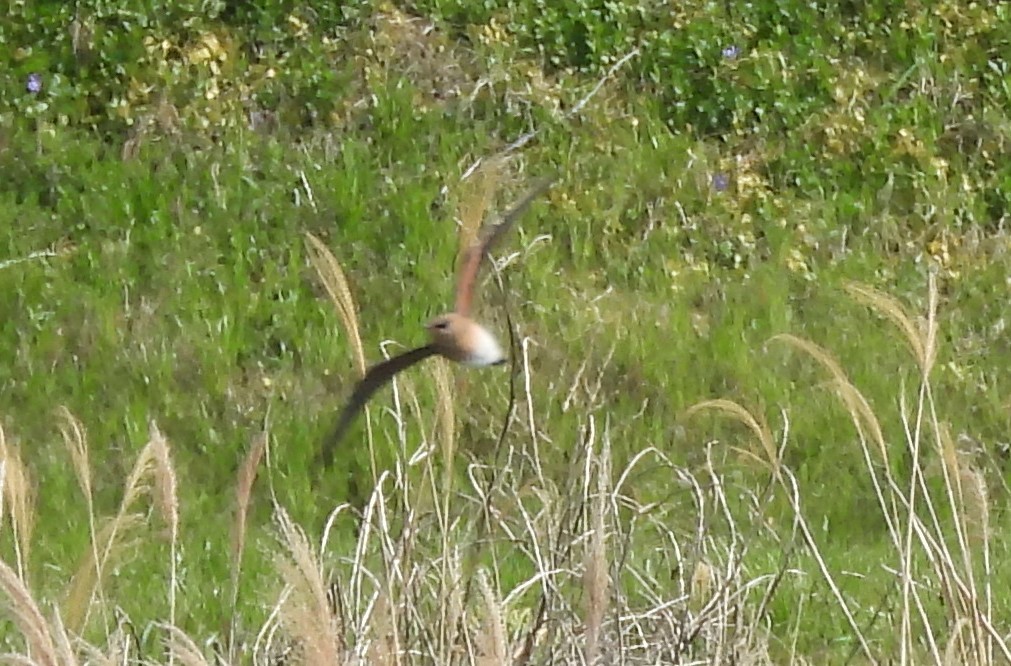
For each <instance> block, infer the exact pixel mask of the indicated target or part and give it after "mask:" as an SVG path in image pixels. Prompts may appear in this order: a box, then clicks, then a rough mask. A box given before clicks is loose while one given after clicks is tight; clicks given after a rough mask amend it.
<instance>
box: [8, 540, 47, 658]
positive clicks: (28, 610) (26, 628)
mask: <svg viewBox="0 0 1011 666" xmlns="http://www.w3.org/2000/svg"><path fill="white" fill-rule="evenodd" d="M0 590H3V592H4V595H5V596H6V597H7V608H8V611H9V612H10V615H11V619H13V620H14V625H15V626H16V627H17V628H18V631H20V632H21V635H22V636H23V637H24V639H25V645H26V647H27V656H28V657H29V662H30V663H36V664H41V665H42V666H59V665H60V663H61V662H60V655H59V652H58V651H57V649H56V643H55V642H54V640H53V635H52V633H51V632H50V629H49V625H48V624H47V623H46V620H45V618H44V617H43V616H42V612H41V611H40V610H39V607H38V605H37V604H36V603H35V599H33V598H32V594H31V592H30V591H29V590H28V586H27V585H26V584H25V583H24V581H23V580H22V577H21V576H19V575H18V574H17V573H15V572H14V570H13V569H11V568H10V567H9V566H8V565H7V563H6V562H4V561H2V560H0Z"/></svg>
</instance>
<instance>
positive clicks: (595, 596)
mask: <svg viewBox="0 0 1011 666" xmlns="http://www.w3.org/2000/svg"><path fill="white" fill-rule="evenodd" d="M610 456H611V452H610V446H609V445H608V443H607V440H606V438H605V443H604V446H603V450H602V451H601V452H600V456H599V457H597V458H596V466H597V488H596V492H594V493H592V494H591V499H590V502H589V505H590V529H591V533H590V540H589V547H588V548H587V550H586V555H585V557H584V567H585V569H584V572H583V592H584V595H585V598H586V645H585V649H584V656H585V660H586V663H587V664H594V663H596V661H597V659H598V657H599V656H600V640H601V627H602V626H603V622H604V614H605V612H606V611H607V599H608V590H609V586H610V581H609V576H608V561H607V525H606V522H605V519H606V516H607V507H608V505H609V503H608V496H609V492H610V491H609V486H610V482H611V479H610V477H611V473H610ZM592 457H593V453H592V451H591V452H590V453H589V458H591V459H592Z"/></svg>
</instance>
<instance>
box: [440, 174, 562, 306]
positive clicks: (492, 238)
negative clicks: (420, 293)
mask: <svg viewBox="0 0 1011 666" xmlns="http://www.w3.org/2000/svg"><path fill="white" fill-rule="evenodd" d="M554 182H555V177H554V176H544V177H542V178H539V179H538V180H537V181H536V182H535V183H534V184H533V185H532V186H531V187H530V189H529V190H527V192H526V194H524V195H523V196H522V197H520V199H519V201H517V202H516V203H515V204H513V207H512V208H510V209H509V210H508V211H507V212H506V214H505V215H503V216H502V219H500V220H499V221H498V222H497V223H496V224H494V225H492V226H491V227H490V228H489V229H488V230H487V231H486V232H485V233H484V234H482V236H483V237H482V238H480V239H479V240H478V241H477V242H475V243H474V244H473V245H472V246H471V247H470V249H468V250H467V253H466V255H465V256H464V258H463V262H462V263H461V265H460V274H459V276H458V277H457V281H456V308H455V311H456V313H457V314H461V315H463V316H465V317H466V316H469V315H470V306H471V304H472V303H473V302H474V285H475V284H476V283H477V271H478V268H480V267H481V260H482V259H484V257H485V256H486V255H487V254H488V252H489V251H490V250H491V248H492V247H493V246H494V245H495V243H497V242H498V240H499V239H500V238H502V235H503V234H505V232H506V231H508V230H509V227H511V226H512V225H513V223H514V222H515V221H516V218H518V217H519V216H520V215H521V214H522V213H523V211H525V210H526V209H527V207H528V206H530V202H531V201H533V200H534V199H535V198H537V197H538V196H540V195H541V194H542V193H543V192H544V191H545V190H547V189H548V188H549V187H550V186H551V184H552V183H554Z"/></svg>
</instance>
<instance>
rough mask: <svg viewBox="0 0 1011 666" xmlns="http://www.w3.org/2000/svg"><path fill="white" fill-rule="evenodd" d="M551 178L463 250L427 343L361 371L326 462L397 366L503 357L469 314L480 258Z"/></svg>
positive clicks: (488, 361)
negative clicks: (451, 292) (451, 298)
mask: <svg viewBox="0 0 1011 666" xmlns="http://www.w3.org/2000/svg"><path fill="white" fill-rule="evenodd" d="M553 182H554V178H553V177H545V178H541V179H539V180H538V181H537V182H535V183H534V185H533V186H532V187H531V188H530V189H529V190H527V192H526V194H524V195H523V197H521V198H520V199H519V201H517V202H516V203H515V204H514V205H513V207H512V208H511V209H509V211H508V212H507V213H506V214H505V215H503V216H502V219H501V220H499V222H498V223H497V224H494V225H492V226H491V227H489V228H488V229H487V231H486V233H484V234H483V237H481V238H479V239H478V240H477V241H476V242H475V243H474V244H473V245H471V247H470V248H469V249H468V250H467V252H466V253H465V254H464V257H463V261H462V262H461V264H460V270H459V274H458V276H457V282H456V304H455V307H454V310H453V312H450V313H448V314H444V315H441V316H439V317H436V318H435V319H432V320H431V321H430V322H428V323H427V324H426V325H425V328H426V329H427V330H428V336H429V343H428V344H427V345H425V346H423V347H418V348H416V349H412V350H410V351H406V352H403V353H402V354H399V355H397V356H394V357H393V358H391V359H389V360H386V361H383V362H382V363H379V364H377V365H374V366H372V367H371V368H369V370H368V372H366V373H365V376H364V377H363V378H362V379H361V381H359V382H358V384H357V385H356V386H355V388H354V391H352V393H351V397H350V398H349V399H348V402H347V404H346V405H345V406H344V409H343V410H341V413H340V416H339V417H338V418H337V423H336V425H335V426H334V429H333V430H332V431H331V434H330V437H328V438H327V440H326V441H325V442H324V444H323V451H322V454H323V457H324V460H325V462H326V463H327V464H329V462H330V460H331V458H332V456H333V451H334V449H335V448H336V446H337V444H338V442H340V440H341V438H342V437H343V436H344V435H345V434H346V433H347V430H348V428H349V427H350V426H351V424H352V423H353V422H354V419H355V417H357V416H358V413H359V412H360V411H361V409H362V408H363V407H364V406H365V404H366V403H367V402H368V401H369V398H371V397H372V395H373V394H374V393H375V392H376V391H377V390H379V388H380V387H381V386H383V385H384V384H386V383H387V382H388V381H390V380H391V379H393V377H394V376H395V375H396V374H397V373H398V372H401V371H402V370H406V369H407V368H409V367H411V366H412V365H414V364H415V363H419V362H421V361H423V360H425V359H426V358H428V357H429V356H435V355H436V354H439V355H440V356H444V357H445V358H447V359H449V360H451V361H455V362H457V363H462V364H464V365H469V366H473V367H482V366H487V365H498V364H500V363H504V362H505V360H506V357H505V354H504V353H503V351H502V348H501V346H500V345H499V343H498V341H497V340H496V339H495V336H494V335H492V334H491V333H490V332H489V331H488V329H486V328H485V327H483V326H481V325H480V324H478V323H477V322H476V321H474V320H473V319H471V318H470V311H471V306H472V305H473V302H474V289H475V286H476V284H477V276H478V269H479V268H480V266H481V261H482V260H483V259H484V257H486V256H487V255H488V252H489V251H490V250H491V248H492V247H493V246H494V245H495V244H496V243H497V242H498V241H499V240H500V239H501V238H502V236H503V234H505V232H506V231H508V229H509V227H511V226H512V225H513V223H514V222H515V221H516V219H517V218H518V217H519V216H520V215H521V214H522V213H523V212H524V211H525V210H526V209H527V207H528V206H529V205H530V202H531V201H533V200H534V198H535V197H537V196H539V195H540V194H541V193H543V192H544V191H545V190H547V189H548V187H550V186H551V184H552V183H553Z"/></svg>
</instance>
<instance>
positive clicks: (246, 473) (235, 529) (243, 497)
mask: <svg viewBox="0 0 1011 666" xmlns="http://www.w3.org/2000/svg"><path fill="white" fill-rule="evenodd" d="M268 441H269V435H268V433H267V431H266V430H264V431H262V432H260V433H257V435H256V437H255V438H254V439H253V445H252V446H251V447H250V449H249V452H248V453H247V454H246V457H245V458H244V459H243V461H242V465H240V466H239V474H238V478H237V479H236V482H235V516H234V518H233V520H232V552H231V555H232V616H231V619H230V621H229V625H228V655H229V659H230V660H231V661H234V660H235V629H236V627H235V620H236V619H237V616H238V610H239V609H238V605H239V579H240V578H241V576H242V556H243V554H244V553H245V551H246V528H247V523H246V520H247V518H248V517H249V502H250V498H251V497H252V494H253V483H254V482H255V481H256V476H257V472H258V471H259V469H260V462H261V461H262V460H263V456H264V453H265V451H266V449H267V442H268Z"/></svg>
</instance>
